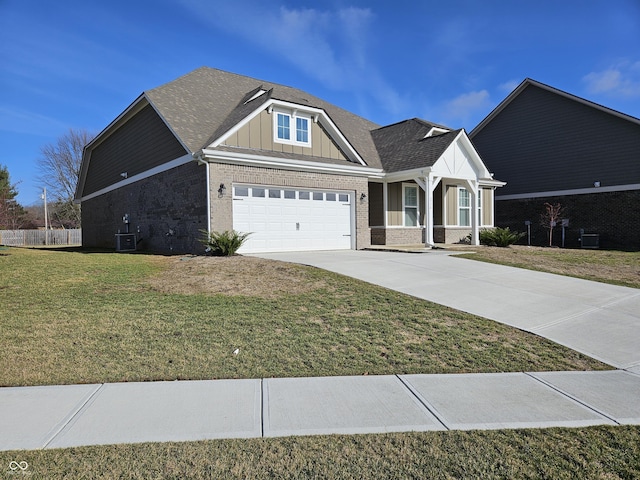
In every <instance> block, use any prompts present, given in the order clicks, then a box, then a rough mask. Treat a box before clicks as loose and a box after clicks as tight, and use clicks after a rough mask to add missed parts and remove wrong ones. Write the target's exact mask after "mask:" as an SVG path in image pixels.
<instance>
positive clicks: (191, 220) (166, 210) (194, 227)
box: [82, 162, 207, 253]
mask: <svg viewBox="0 0 640 480" xmlns="http://www.w3.org/2000/svg"><path fill="white" fill-rule="evenodd" d="M206 190H207V189H206V175H205V167H204V166H202V165H197V164H196V163H195V162H191V163H188V164H186V165H183V166H180V167H176V168H172V169H171V170H167V171H166V172H162V173H159V174H157V175H153V176H151V177H149V178H146V179H144V180H140V181H138V182H135V183H132V184H130V185H127V186H124V187H121V188H118V189H116V190H113V191H111V192H108V193H105V194H103V195H100V196H98V197H95V198H92V199H90V200H84V201H83V202H82V244H83V246H84V247H89V248H109V249H112V248H115V234H116V233H119V232H122V233H124V232H125V231H126V225H125V224H124V223H123V221H122V217H123V216H124V215H125V214H129V219H130V224H129V228H130V232H131V233H136V235H137V237H138V241H139V243H138V248H139V249H141V250H147V251H153V252H159V253H201V252H203V251H204V248H203V246H202V245H201V244H200V242H199V239H200V238H201V236H202V234H201V233H200V230H206V228H207V217H206V214H207V195H206ZM170 230H171V231H173V235H168V233H169V231H170Z"/></svg>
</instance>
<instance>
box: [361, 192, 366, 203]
mask: <svg viewBox="0 0 640 480" xmlns="http://www.w3.org/2000/svg"><path fill="white" fill-rule="evenodd" d="M366 198H367V194H366V193H364V192H362V193H361V194H360V201H361V202H364V200H365V199H366Z"/></svg>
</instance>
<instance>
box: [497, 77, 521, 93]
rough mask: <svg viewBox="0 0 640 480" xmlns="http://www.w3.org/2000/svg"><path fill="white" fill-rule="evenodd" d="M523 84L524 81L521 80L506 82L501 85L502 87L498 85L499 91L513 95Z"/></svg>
mask: <svg viewBox="0 0 640 480" xmlns="http://www.w3.org/2000/svg"><path fill="white" fill-rule="evenodd" d="M521 83H522V81H520V80H509V81H507V82H504V83H501V84H500V85H498V90H500V91H501V92H506V93H511V92H513V91H514V90H515V89H516V88H517V87H518V85H520V84H521Z"/></svg>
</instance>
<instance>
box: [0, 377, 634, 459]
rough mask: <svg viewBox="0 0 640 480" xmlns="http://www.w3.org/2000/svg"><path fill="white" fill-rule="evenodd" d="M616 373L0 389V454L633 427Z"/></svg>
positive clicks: (629, 389) (627, 386) (626, 391)
mask: <svg viewBox="0 0 640 480" xmlns="http://www.w3.org/2000/svg"><path fill="white" fill-rule="evenodd" d="M638 398H640V376H639V375H636V374H633V373H629V372H625V371H621V370H612V371H600V372H545V373H497V374H459V375H400V376H394V375H389V376H358V377H319V378H269V379H262V380H260V379H256V380H211V381H176V382H148V383H115V384H97V385H69V386H41V387H15V388H14V387H10V388H0V450H20V449H43V448H47V449H50V448H62V447H74V446H82V445H102V444H116V443H138V442H167V441H190V440H206V439H217V438H259V437H278V436H286V435H317V434H353V433H379V432H405V431H429V430H448V429H455V430H466V429H499V428H537V427H552V426H563V427H581V426H589V425H618V424H640V402H638Z"/></svg>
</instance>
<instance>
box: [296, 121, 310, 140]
mask: <svg viewBox="0 0 640 480" xmlns="http://www.w3.org/2000/svg"><path fill="white" fill-rule="evenodd" d="M296 142H300V143H309V120H307V119H306V118H296Z"/></svg>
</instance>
